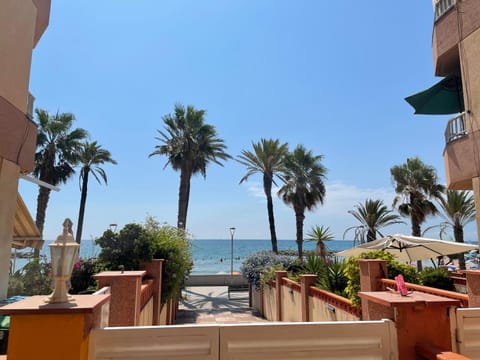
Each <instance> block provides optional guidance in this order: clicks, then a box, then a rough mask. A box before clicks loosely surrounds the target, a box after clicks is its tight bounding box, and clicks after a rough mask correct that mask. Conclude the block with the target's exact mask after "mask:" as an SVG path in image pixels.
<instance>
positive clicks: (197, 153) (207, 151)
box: [149, 104, 231, 229]
mask: <svg viewBox="0 0 480 360" xmlns="http://www.w3.org/2000/svg"><path fill="white" fill-rule="evenodd" d="M204 117H205V110H197V109H195V108H194V107H193V106H190V105H189V106H187V107H186V108H185V107H184V106H183V105H181V104H176V105H175V110H174V113H173V114H167V115H165V116H163V118H162V119H163V122H164V125H165V130H164V131H160V130H157V131H158V133H159V134H160V137H157V138H156V139H157V140H158V141H160V142H161V143H162V144H161V145H156V146H155V151H154V152H152V153H151V154H150V155H149V157H151V156H154V155H165V156H167V158H168V161H167V163H166V164H165V167H167V166H168V165H169V164H170V165H171V166H172V168H173V170H175V171H180V188H179V192H178V219H177V227H178V228H181V229H185V228H186V225H187V211H188V203H189V199H190V179H191V178H192V175H195V174H198V173H200V174H201V175H202V176H203V177H204V178H205V177H206V175H207V165H208V164H209V163H211V162H213V163H215V164H218V165H220V166H223V164H222V162H221V160H227V159H230V158H231V156H230V155H228V154H227V153H226V152H225V150H226V148H227V147H226V146H225V144H224V141H223V139H220V138H218V137H217V131H216V129H215V127H214V126H213V125H209V124H205V122H204V121H205V120H204ZM165 167H164V168H165Z"/></svg>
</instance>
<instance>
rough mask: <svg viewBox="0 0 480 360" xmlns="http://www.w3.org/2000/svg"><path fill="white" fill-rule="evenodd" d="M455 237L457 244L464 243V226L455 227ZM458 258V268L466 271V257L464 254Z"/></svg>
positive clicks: (458, 255)
mask: <svg viewBox="0 0 480 360" xmlns="http://www.w3.org/2000/svg"><path fill="white" fill-rule="evenodd" d="M453 236H454V237H455V242H458V243H463V242H464V241H463V227H462V226H458V225H456V226H454V227H453ZM457 258H458V267H459V268H460V270H465V269H466V265H465V256H463V253H460V254H457Z"/></svg>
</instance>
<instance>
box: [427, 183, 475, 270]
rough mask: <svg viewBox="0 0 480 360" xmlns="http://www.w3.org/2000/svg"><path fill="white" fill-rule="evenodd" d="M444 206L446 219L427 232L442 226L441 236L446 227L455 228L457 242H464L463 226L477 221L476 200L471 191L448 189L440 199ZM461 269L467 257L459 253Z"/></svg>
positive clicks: (443, 213)
mask: <svg viewBox="0 0 480 360" xmlns="http://www.w3.org/2000/svg"><path fill="white" fill-rule="evenodd" d="M438 203H439V205H440V207H441V208H442V217H443V218H444V219H445V221H444V222H442V223H441V224H440V225H434V226H430V227H429V228H428V229H425V232H426V231H428V230H429V229H432V228H434V227H440V238H442V235H443V234H444V232H445V229H446V228H451V229H452V230H453V236H454V238H455V242H459V243H463V242H464V238H463V228H464V227H465V225H467V224H469V223H471V222H472V221H475V201H474V198H473V195H472V194H471V193H470V192H469V191H457V190H447V192H446V194H445V195H442V196H441V197H440V198H439V199H438ZM457 258H458V265H459V267H460V270H465V268H466V267H465V257H464V256H463V254H457Z"/></svg>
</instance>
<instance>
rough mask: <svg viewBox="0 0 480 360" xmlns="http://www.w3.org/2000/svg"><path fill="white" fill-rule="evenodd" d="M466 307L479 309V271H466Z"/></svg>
mask: <svg viewBox="0 0 480 360" xmlns="http://www.w3.org/2000/svg"><path fill="white" fill-rule="evenodd" d="M465 274H466V276H467V295H468V307H471V308H476V307H480V270H466V271H465Z"/></svg>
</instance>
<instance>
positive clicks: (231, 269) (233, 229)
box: [230, 227, 235, 276]
mask: <svg viewBox="0 0 480 360" xmlns="http://www.w3.org/2000/svg"><path fill="white" fill-rule="evenodd" d="M230 235H231V237H230V253H231V257H230V276H233V235H235V228H234V227H231V228H230Z"/></svg>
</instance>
